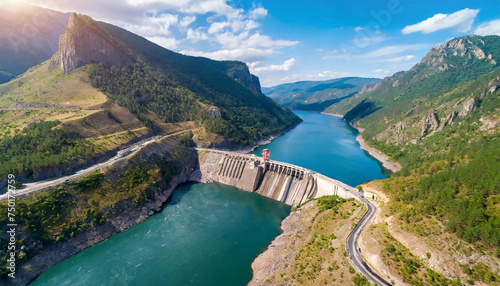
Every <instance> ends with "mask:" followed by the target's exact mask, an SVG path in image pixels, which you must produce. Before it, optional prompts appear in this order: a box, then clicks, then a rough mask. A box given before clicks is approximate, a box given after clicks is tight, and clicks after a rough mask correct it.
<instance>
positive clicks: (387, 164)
mask: <svg viewBox="0 0 500 286" xmlns="http://www.w3.org/2000/svg"><path fill="white" fill-rule="evenodd" d="M321 114H326V115H330V116H333V117H337V118H343V116H341V115H339V114H331V113H326V112H321ZM349 126H351V127H352V128H354V129H356V130H357V131H358V132H359V133H360V134H358V136H356V141H358V143H359V147H361V149H363V150H364V151H366V152H368V154H370V156H372V157H373V158H375V159H376V160H377V161H379V162H380V163H382V166H383V167H384V168H386V169H388V170H390V171H391V172H393V173H396V172H399V171H401V168H402V167H401V165H399V164H398V163H396V162H393V161H392V160H391V159H389V157H387V155H385V154H384V153H382V152H381V151H380V150H378V149H376V148H373V147H371V146H370V145H368V143H366V141H365V139H363V137H362V136H361V132H363V131H364V130H365V129H363V128H361V127H356V126H355V125H354V124H353V123H352V121H350V122H349Z"/></svg>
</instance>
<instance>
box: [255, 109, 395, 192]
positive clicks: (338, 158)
mask: <svg viewBox="0 0 500 286" xmlns="http://www.w3.org/2000/svg"><path fill="white" fill-rule="evenodd" d="M295 114H297V115H298V116H299V117H300V118H302V119H303V120H304V122H302V123H300V124H299V125H297V127H295V128H294V129H293V130H291V131H290V132H288V133H286V134H284V135H283V136H280V137H278V138H276V139H274V140H273V141H272V142H271V143H269V144H268V145H265V146H261V147H259V148H257V149H255V150H254V151H253V152H252V153H254V154H256V155H258V156H262V150H263V149H269V150H270V151H271V160H277V161H282V162H287V163H291V164H295V165H298V166H302V167H304V168H308V169H311V170H313V171H316V172H319V173H321V174H323V175H326V176H328V177H330V178H333V179H337V180H339V181H342V182H344V183H346V184H348V185H351V186H357V185H359V184H361V183H364V182H366V181H371V180H374V179H383V178H385V177H386V176H388V175H389V173H390V171H388V170H385V169H383V168H382V167H381V164H380V163H379V162H378V161H377V160H375V159H374V158H372V157H370V156H369V155H368V153H367V152H365V151H363V150H362V149H361V148H360V147H359V143H358V142H357V141H356V136H357V135H358V134H359V133H358V132H357V131H356V130H355V129H353V128H351V127H350V126H349V125H348V124H346V123H345V122H344V121H342V119H340V118H337V117H333V116H330V115H326V114H321V113H318V112H308V111H295Z"/></svg>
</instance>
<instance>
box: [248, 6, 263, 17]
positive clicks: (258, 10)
mask: <svg viewBox="0 0 500 286" xmlns="http://www.w3.org/2000/svg"><path fill="white" fill-rule="evenodd" d="M249 14H250V18H253V19H257V18H260V17H265V16H267V10H266V9H264V8H262V7H259V8H255V9H253V10H251V11H250V13H249Z"/></svg>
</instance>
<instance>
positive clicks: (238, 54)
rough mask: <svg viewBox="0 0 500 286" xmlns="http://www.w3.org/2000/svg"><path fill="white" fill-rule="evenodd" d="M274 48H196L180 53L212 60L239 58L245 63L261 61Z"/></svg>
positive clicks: (273, 52) (272, 52) (272, 51)
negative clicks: (206, 49)
mask: <svg viewBox="0 0 500 286" xmlns="http://www.w3.org/2000/svg"><path fill="white" fill-rule="evenodd" d="M276 52H277V51H276V50H274V49H258V48H237V49H222V50H217V51H214V52H204V51H197V50H193V49H190V50H182V51H180V53H181V54H185V55H190V56H196V57H206V58H211V59H214V60H239V61H244V62H247V63H251V62H257V61H263V60H265V59H267V58H268V57H270V56H271V55H273V54H275V53H276Z"/></svg>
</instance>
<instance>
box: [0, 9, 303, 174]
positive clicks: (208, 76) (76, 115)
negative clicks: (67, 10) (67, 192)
mask: <svg viewBox="0 0 500 286" xmlns="http://www.w3.org/2000/svg"><path fill="white" fill-rule="evenodd" d="M34 9H35V8H34ZM0 106H1V107H2V112H1V114H0V120H1V122H2V123H3V124H2V127H1V129H0V131H2V132H3V136H2V137H1V138H0V146H2V147H3V148H4V149H5V150H4V151H5V152H3V153H4V157H5V156H9V157H8V158H7V157H5V160H2V163H0V170H1V172H2V173H1V174H4V175H5V174H7V173H6V172H8V170H9V169H10V170H11V171H13V170H16V171H18V173H17V174H18V175H19V177H20V178H21V181H26V180H33V179H44V178H46V177H50V176H53V175H55V174H63V173H66V172H69V171H71V170H73V168H72V165H75V164H77V163H78V164H83V163H85V162H88V160H89V159H91V158H96V156H97V157H99V158H103V156H104V154H108V155H106V156H109V153H108V151H111V150H114V149H115V150H116V149H117V148H120V146H122V145H124V144H127V143H129V142H130V141H132V140H136V141H137V140H139V139H141V138H145V137H147V136H151V135H153V134H159V133H172V132H175V131H180V130H187V129H189V130H192V131H194V130H196V135H197V142H198V143H199V144H203V145H204V146H221V147H225V148H235V147H238V146H240V147H241V146H244V145H247V144H251V143H253V142H255V141H257V140H260V139H264V138H267V137H268V136H270V135H271V134H274V133H278V132H281V131H283V130H286V129H287V128H291V127H292V126H294V125H296V124H297V123H299V122H300V118H298V117H297V116H295V115H294V114H293V113H292V112H290V111H288V110H287V109H285V108H284V107H282V106H279V105H278V104H276V103H275V102H273V101H272V100H271V99H270V98H268V97H266V96H264V95H263V94H262V92H261V90H260V84H259V80H258V78H257V77H255V76H254V75H252V74H250V72H249V70H248V67H247V66H246V65H245V64H244V63H241V62H235V61H214V60H210V59H206V58H199V57H190V56H184V55H181V54H178V53H175V52H172V51H169V50H166V49H164V48H162V47H160V46H158V45H156V44H153V43H151V42H149V41H147V40H146V39H144V38H142V37H139V36H137V35H135V34H132V33H130V32H128V31H126V30H123V29H121V28H118V27H116V26H112V25H109V24H106V23H100V22H96V21H94V20H93V19H91V18H90V17H88V16H84V15H78V14H76V13H72V14H71V16H70V18H69V21H68V27H67V30H66V32H65V33H64V34H63V35H62V36H61V38H60V43H59V51H57V53H56V54H54V56H53V57H52V58H51V59H50V60H48V61H46V62H45V63H43V64H41V65H39V66H37V67H34V68H32V69H30V70H29V71H28V72H27V73H25V74H24V75H23V76H21V77H19V78H17V79H15V80H13V81H11V82H9V83H6V84H3V85H0ZM38 122H40V123H38ZM41 130H43V131H41ZM41 133H43V134H41ZM14 140H15V141H17V142H21V143H22V144H18V145H17V146H16V148H11V146H12V144H14V143H13V141H14ZM214 144H217V145H214ZM104 157H105V156H104ZM54 169H56V170H57V171H56V172H55V173H54V172H52V170H54ZM41 174H43V175H41Z"/></svg>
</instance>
